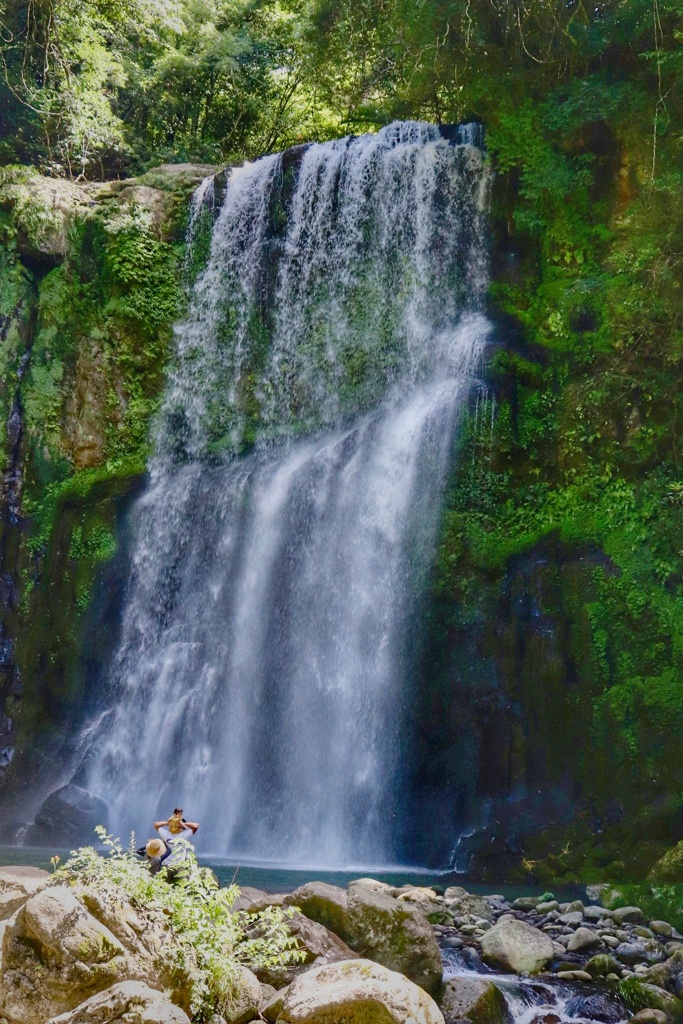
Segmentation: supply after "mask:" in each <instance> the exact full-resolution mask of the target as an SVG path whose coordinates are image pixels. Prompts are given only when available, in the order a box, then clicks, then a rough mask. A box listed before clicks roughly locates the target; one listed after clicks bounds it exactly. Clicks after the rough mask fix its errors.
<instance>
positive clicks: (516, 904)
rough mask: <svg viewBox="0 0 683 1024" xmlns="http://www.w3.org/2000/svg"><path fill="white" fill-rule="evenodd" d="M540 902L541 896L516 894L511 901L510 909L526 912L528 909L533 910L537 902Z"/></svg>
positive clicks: (541, 900)
mask: <svg viewBox="0 0 683 1024" xmlns="http://www.w3.org/2000/svg"><path fill="white" fill-rule="evenodd" d="M542 902H543V897H542V896H518V897H517V899H516V900H513V901H512V909H513V910H522V911H524V913H525V914H528V913H529V911H530V910H535V909H536V907H537V906H538V905H539V903H542ZM558 907H559V903H558Z"/></svg>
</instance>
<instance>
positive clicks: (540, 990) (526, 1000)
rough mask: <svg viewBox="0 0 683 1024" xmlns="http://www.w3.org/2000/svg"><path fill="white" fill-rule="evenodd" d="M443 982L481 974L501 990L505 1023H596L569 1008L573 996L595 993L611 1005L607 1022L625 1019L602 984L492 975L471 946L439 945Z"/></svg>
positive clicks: (549, 978) (616, 1000)
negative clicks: (611, 1012) (458, 947)
mask: <svg viewBox="0 0 683 1024" xmlns="http://www.w3.org/2000/svg"><path fill="white" fill-rule="evenodd" d="M441 955H442V957H443V964H444V981H445V982H446V981H448V980H449V979H451V978H472V977H477V976H479V977H484V978H485V979H486V980H487V981H490V982H492V983H493V984H494V985H495V986H496V987H497V988H498V989H500V991H501V992H502V994H503V996H504V998H505V1003H506V1006H507V1019H508V1024H596V1018H595V1017H585V1016H581V1015H579V1014H578V1013H577V1012H576V1008H575V1007H572V1003H575V1002H576V1001H577V999H581V998H585V997H590V996H596V995H599V996H600V998H601V999H606V1000H607V1001H608V1002H609V1004H610V1005H611V1007H613V1015H610V1022H611V1024H616V1022H617V1021H619V1020H626V1019H627V1018H626V1016H625V1015H624V1014H623V1012H622V1011H621V1006H620V1003H619V1000H618V999H616V998H615V999H613V1000H611V999H610V997H609V992H608V990H606V989H605V988H603V987H602V986H600V987H598V986H595V985H587V984H582V983H581V982H570V981H560V980H558V979H555V978H553V977H551V976H543V977H540V978H533V977H530V976H529V977H527V976H523V975H517V974H496V973H495V971H493V970H492V969H491V968H490V967H487V966H486V964H485V963H483V961H482V960H481V959H480V957H479V955H478V954H477V953H476V952H475V951H474V950H473V949H471V948H469V947H465V948H464V949H449V948H442V950H441Z"/></svg>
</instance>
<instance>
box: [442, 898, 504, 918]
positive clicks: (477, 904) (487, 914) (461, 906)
mask: <svg viewBox="0 0 683 1024" xmlns="http://www.w3.org/2000/svg"><path fill="white" fill-rule="evenodd" d="M450 907H451V909H452V910H453V911H454V912H455V913H456V914H461V915H463V916H464V915H466V914H467V915H470V916H472V917H479V918H481V919H483V920H484V921H493V919H494V917H495V915H494V913H493V908H492V907H491V906H490V905H489V903H488V901H487V900H485V899H484V897H483V896H472V895H470V894H468V895H467V896H461V897H460V898H459V899H456V900H452V901H451V903H450Z"/></svg>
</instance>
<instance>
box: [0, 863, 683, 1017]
mask: <svg viewBox="0 0 683 1024" xmlns="http://www.w3.org/2000/svg"><path fill="white" fill-rule="evenodd" d="M602 888H603V887H596V888H595V889H590V888H589V890H588V893H587V901H586V903H585V904H584V903H583V902H581V901H579V900H576V901H574V902H573V903H558V901H557V900H555V899H554V898H553V897H552V895H551V894H548V893H547V894H544V895H543V896H538V897H523V898H520V899H516V900H514V901H513V902H512V903H510V902H508V901H507V900H506V899H505V898H504V897H503V896H500V895H491V896H476V895H472V894H470V893H468V892H467V891H466V890H465V889H464V888H460V887H451V888H449V889H446V890H445V892H437V891H436V890H435V889H427V888H420V887H414V886H403V887H401V888H394V887H392V886H389V885H387V884H385V883H382V882H378V881H375V880H374V879H369V878H366V879H359V880H357V881H354V882H352V883H350V884H349V886H348V887H347V888H346V889H342V888H339V887H337V886H333V885H328V884H327V883H323V882H311V883H308V884H306V885H303V886H301V887H300V888H299V889H297V890H295V891H294V892H293V893H289V894H285V895H277V894H276V895H273V894H268V893H265V892H262V891H260V890H257V889H252V888H249V887H244V888H243V889H242V890H241V892H240V896H239V899H238V900H237V902H236V903H235V904H234V906H233V908H232V909H233V911H243V912H246V914H247V915H252V914H256V913H258V912H259V911H263V910H264V909H265V908H267V907H270V906H273V907H288V908H292V917H291V920H290V927H291V929H292V931H293V932H294V934H295V935H296V936H297V940H298V944H299V947H300V949H301V951H302V956H303V962H301V963H298V964H296V965H291V966H288V967H278V968H262V969H259V970H257V971H256V973H252V972H251V971H250V970H248V969H247V968H245V967H237V968H236V970H235V976H234V979H233V982H232V985H233V993H232V1001H231V1010H230V1012H229V1013H228V1014H227V1015H226V1013H225V1011H223V1015H222V1016H218V1015H214V1016H213V1017H212V1018H210V1024H249V1022H252V1021H254V1022H255V1021H269V1022H272V1024H337V1022H338V1024H342V1022H346V1024H444V1022H445V1024H454V1022H460V1021H462V1022H469V1024H566V1022H572V1021H577V1022H591V1021H596V1022H600V1024H617V1022H620V1021H631V1020H633V1021H635V1022H638V1024H677V1022H679V1021H681V1020H683V1002H681V999H680V996H681V995H683V936H681V935H679V934H678V932H676V930H675V929H674V928H673V927H672V926H671V925H670V924H668V923H667V922H664V921H646V920H645V917H644V915H643V913H642V911H641V910H640V909H639V908H638V907H621V908H619V909H615V910H611V909H608V908H607V907H603V906H601V905H600V903H599V902H597V901H598V900H599V899H600V898H601V897H602V898H606V894H605V893H603V892H602V891H601V890H602ZM293 908H296V909H293ZM0 918H1V920H0V932H1V933H2V962H1V966H0V1024H111V1022H120V1024H189V1021H190V1019H191V1018H190V1016H189V1013H190V1012H191V1010H190V1006H189V1001H188V987H189V984H188V979H187V978H183V977H182V975H181V974H179V973H178V971H177V970H175V971H174V970H170V969H169V968H168V962H169V961H168V959H167V958H165V957H164V956H163V955H162V954H163V951H164V950H165V949H166V950H167V949H168V946H169V943H172V942H173V934H172V930H171V929H170V925H169V923H168V922H167V921H164V920H159V919H158V918H155V917H154V916H152V915H150V914H149V913H146V912H145V910H144V909H143V908H141V907H140V906H138V905H136V904H135V902H134V901H132V900H130V899H128V898H127V897H126V896H125V894H123V893H122V892H119V891H116V890H115V889H112V890H110V891H107V892H103V891H99V890H97V891H96V890H94V889H92V888H89V887H88V886H87V885H79V884H76V885H74V884H64V883H63V882H62V883H60V882H59V880H58V878H57V879H56V878H54V877H52V876H51V875H50V874H49V873H48V872H46V871H42V870H40V869H37V868H33V867H27V866H19V867H6V868H2V869H0ZM195 1019H196V1018H195ZM204 1019H206V1018H204Z"/></svg>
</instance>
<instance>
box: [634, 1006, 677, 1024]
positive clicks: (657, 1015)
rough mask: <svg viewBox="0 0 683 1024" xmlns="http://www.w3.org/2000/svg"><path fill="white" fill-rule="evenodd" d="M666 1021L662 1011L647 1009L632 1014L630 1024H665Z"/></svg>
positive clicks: (666, 1018)
mask: <svg viewBox="0 0 683 1024" xmlns="http://www.w3.org/2000/svg"><path fill="white" fill-rule="evenodd" d="M668 1019H669V1018H668V1017H667V1015H666V1014H665V1013H664V1012H663V1011H662V1010H655V1009H653V1008H652V1007H647V1008H646V1009H645V1010H638V1013H634V1014H633V1016H632V1017H631V1020H630V1024H667V1021H668Z"/></svg>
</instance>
